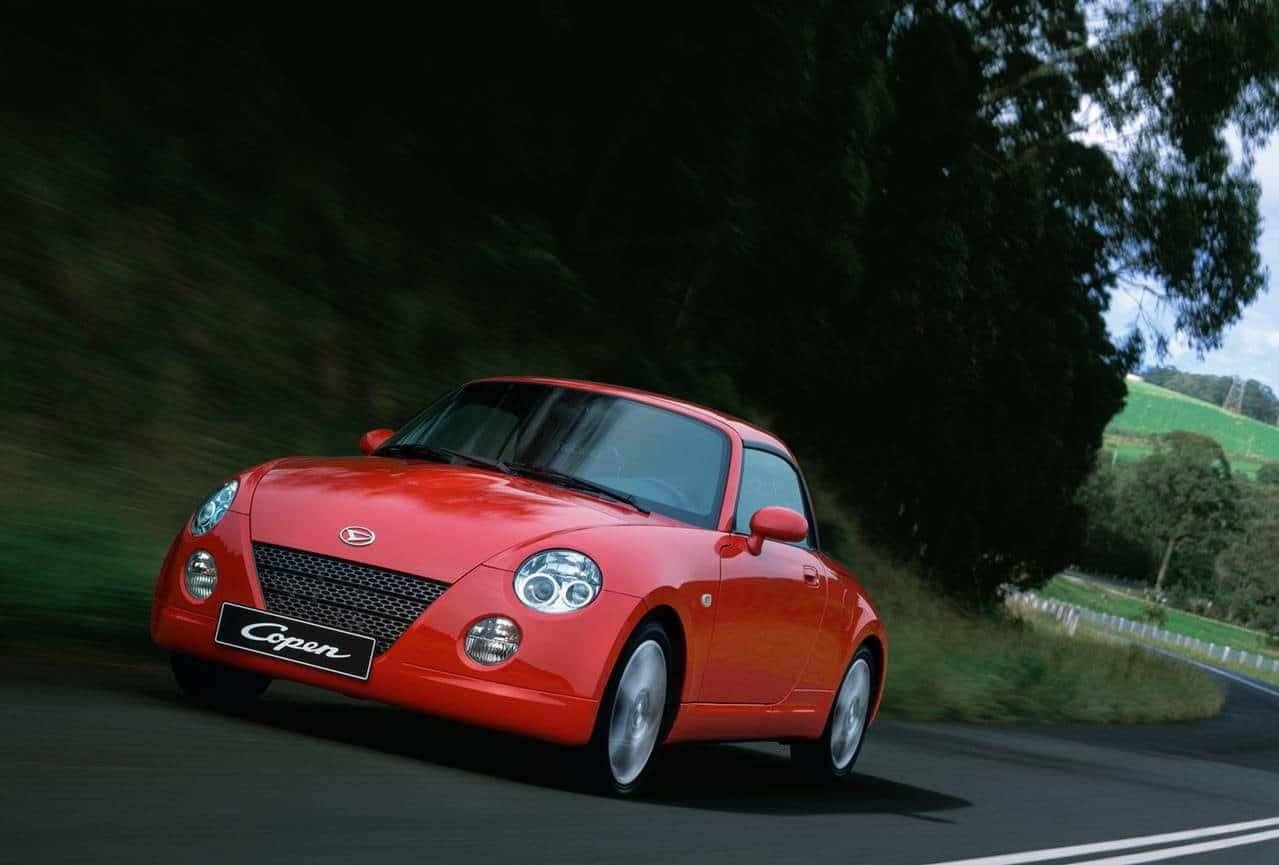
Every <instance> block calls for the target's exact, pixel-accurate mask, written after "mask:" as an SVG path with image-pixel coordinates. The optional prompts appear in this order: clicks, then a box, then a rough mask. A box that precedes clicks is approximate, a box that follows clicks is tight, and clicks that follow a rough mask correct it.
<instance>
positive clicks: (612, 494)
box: [503, 463, 649, 515]
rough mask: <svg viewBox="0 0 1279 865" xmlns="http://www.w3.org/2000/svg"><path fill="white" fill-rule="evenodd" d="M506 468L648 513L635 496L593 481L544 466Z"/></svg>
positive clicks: (524, 464)
mask: <svg viewBox="0 0 1279 865" xmlns="http://www.w3.org/2000/svg"><path fill="white" fill-rule="evenodd" d="M503 465H504V466H506V468H507V469H508V470H510V471H512V472H515V473H517V474H521V475H527V476H528V477H531V478H533V479H534V480H539V481H546V482H547V483H550V484H556V485H558V486H561V487H568V488H569V489H574V490H581V491H582V492H586V493H595V494H596V495H599V496H604V497H605V498H609V499H613V500H614V501H619V502H622V503H624V504H628V505H630V506H631V507H633V508H635V510H637V511H639V512H640V513H641V514H644V515H647V514H648V513H649V511H648V509H647V508H644V507H641V506H640V504H639V502H637V501H635V496H633V495H631V494H630V493H624V492H622V491H621V490H615V489H612V488H610V487H606V486H604V485H603V484H597V483H595V481H588V480H587V479H586V478H579V477H578V476H577V475H570V474H567V473H566V472H561V471H556V470H555V469H548V468H546V467H544V466H531V465H528V464H527V463H503Z"/></svg>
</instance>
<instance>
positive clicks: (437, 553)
mask: <svg viewBox="0 0 1279 865" xmlns="http://www.w3.org/2000/svg"><path fill="white" fill-rule="evenodd" d="M644 521H645V517H644V515H643V514H640V513H638V512H636V511H632V510H631V509H630V508H627V507H625V506H624V505H613V504H611V503H607V502H604V501H600V500H597V499H594V498H591V497H589V496H584V495H580V494H578V493H574V492H571V491H568V490H563V489H560V488H558V487H552V486H549V485H547V484H543V483H538V482H534V481H530V480H527V479H525V478H521V477H517V476H509V475H502V474H498V473H496V472H491V471H486V470H484V469H476V468H470V467H465V466H453V465H445V464H442V463H432V462H423V461H419V460H403V459H395V458H390V457H353V458H334V459H305V458H299V459H288V460H283V461H282V462H280V463H278V464H276V465H275V466H274V467H272V468H271V470H270V471H268V472H267V473H266V475H265V476H264V477H263V478H262V479H261V481H260V482H259V483H258V485H257V488H256V490H255V491H254V493H253V502H252V505H251V510H250V534H251V535H252V538H253V540H254V541H259V542H264V543H268V544H277V545H279V546H283V547H293V548H295V549H302V550H311V551H313V552H317V553H321V554H324V555H329V556H335V557H337V558H342V559H349V560H351V561H357V562H363V563H366V564H369V565H374V566H377V567H381V568H389V569H391V570H396V571H403V572H405V573H410V574H418V575H420V576H423V577H429V578H431V579H433V580H441V581H443V582H448V583H451V582H454V581H456V580H457V579H458V578H460V577H461V576H462V575H463V574H465V573H466V572H467V571H469V570H471V569H472V568H474V567H475V566H476V565H479V564H482V563H484V562H485V561H487V560H488V559H490V558H492V557H493V556H496V555H497V554H498V553H500V552H502V551H503V550H505V549H507V548H508V547H511V546H513V545H515V544H520V543H528V542H531V541H535V540H536V539H538V538H540V537H544V536H548V535H552V534H555V533H558V532H563V531H571V530H574V529H582V528H591V527H595V526H602V525H610V524H620V523H627V522H644ZM348 526H356V527H360V528H364V529H368V530H369V531H371V532H372V533H373V535H374V539H373V541H372V542H371V543H369V544H367V545H366V546H351V545H348V544H346V543H344V542H343V541H342V540H340V539H339V534H340V533H341V532H342V530H343V529H344V528H346V527H348Z"/></svg>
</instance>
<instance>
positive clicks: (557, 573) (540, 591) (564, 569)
mask: <svg viewBox="0 0 1279 865" xmlns="http://www.w3.org/2000/svg"><path fill="white" fill-rule="evenodd" d="M603 585H604V579H603V577H602V576H601V574H600V568H599V565H597V564H595V562H594V561H592V560H591V557H590V556H588V555H585V554H584V553H579V552H576V551H575V550H543V551H542V552H540V553H537V554H536V555H533V556H529V557H528V558H527V559H525V560H524V564H522V565H520V569H519V570H518V571H516V572H515V596H516V597H517V598H519V599H520V602H521V603H523V604H524V606H526V607H528V608H530V609H533V610H537V611H538V612H539V613H571V612H573V611H574V610H580V609H582V607H585V606H586V605H587V604H589V603H590V602H591V601H593V600H595V598H596V596H597V595H599V593H600V588H601V587H602V586H603Z"/></svg>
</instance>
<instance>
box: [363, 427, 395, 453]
mask: <svg viewBox="0 0 1279 865" xmlns="http://www.w3.org/2000/svg"><path fill="white" fill-rule="evenodd" d="M393 435H395V430H393V429H371V430H369V431H368V432H366V433H365V434H364V435H362V436H360V453H362V454H371V453H373V452H374V451H375V450H377V449H378V448H380V447H381V446H382V445H384V444H386V440H387V439H389V438H390V437H391V436H393Z"/></svg>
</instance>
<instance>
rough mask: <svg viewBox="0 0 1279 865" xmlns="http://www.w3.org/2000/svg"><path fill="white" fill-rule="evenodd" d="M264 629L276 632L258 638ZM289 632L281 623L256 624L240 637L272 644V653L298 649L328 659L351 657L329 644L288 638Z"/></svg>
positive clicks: (243, 631) (241, 633)
mask: <svg viewBox="0 0 1279 865" xmlns="http://www.w3.org/2000/svg"><path fill="white" fill-rule="evenodd" d="M263 628H274V629H275V630H274V631H272V632H271V633H269V634H264V635H262V636H258V633H257V632H259V631H261V629H263ZM288 630H289V626H288V625H281V624H280V623H279V622H254V623H253V624H251V625H245V626H244V627H243V628H241V629H240V636H241V637H244V638H245V639H246V640H256V641H257V642H259V643H270V644H271V646H272V648H271V651H273V652H278V651H280V650H281V649H297V650H298V651H300V652H307V653H308V654H312V655H323V656H324V657H326V658H349V657H351V656H350V655H344V654H342V653H341V652H339V651H338V649H337V646H330V645H328V644H327V643H315V642H308V641H306V640H303V639H301V638H299V637H286V636H284V635H285V633H286V632H287V631H288Z"/></svg>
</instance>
